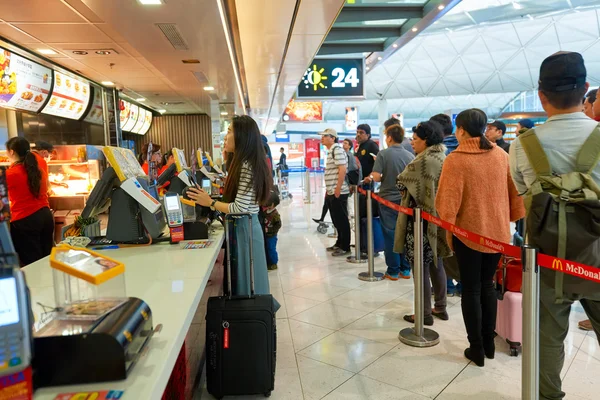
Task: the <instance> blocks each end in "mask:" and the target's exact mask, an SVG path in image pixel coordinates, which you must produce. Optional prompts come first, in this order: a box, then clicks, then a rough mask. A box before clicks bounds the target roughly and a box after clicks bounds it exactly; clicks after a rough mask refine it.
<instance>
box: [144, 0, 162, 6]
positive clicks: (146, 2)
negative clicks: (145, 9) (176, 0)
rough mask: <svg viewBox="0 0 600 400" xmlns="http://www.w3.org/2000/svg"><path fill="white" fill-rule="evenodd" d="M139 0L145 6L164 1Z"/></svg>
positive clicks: (157, 4)
mask: <svg viewBox="0 0 600 400" xmlns="http://www.w3.org/2000/svg"><path fill="white" fill-rule="evenodd" d="M138 1H139V2H140V4H142V5H144V6H159V5H161V4H162V3H163V2H162V0H138Z"/></svg>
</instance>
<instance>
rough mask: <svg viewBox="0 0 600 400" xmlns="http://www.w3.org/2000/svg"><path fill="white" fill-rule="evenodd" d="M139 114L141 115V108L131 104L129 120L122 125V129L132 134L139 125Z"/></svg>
mask: <svg viewBox="0 0 600 400" xmlns="http://www.w3.org/2000/svg"><path fill="white" fill-rule="evenodd" d="M139 113H140V108H139V107H138V106H136V105H135V104H130V105H129V118H128V119H127V121H126V122H125V123H124V124H123V125H121V129H122V130H124V131H126V132H131V130H132V129H133V127H134V126H135V124H136V123H137V120H138V115H139Z"/></svg>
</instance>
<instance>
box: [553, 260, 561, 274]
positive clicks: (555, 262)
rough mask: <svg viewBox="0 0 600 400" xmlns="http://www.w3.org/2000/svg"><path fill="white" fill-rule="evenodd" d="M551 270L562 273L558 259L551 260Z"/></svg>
mask: <svg viewBox="0 0 600 400" xmlns="http://www.w3.org/2000/svg"><path fill="white" fill-rule="evenodd" d="M552 269H555V270H560V271H562V270H563V263H562V261H560V260H559V259H558V258H555V259H554V260H552Z"/></svg>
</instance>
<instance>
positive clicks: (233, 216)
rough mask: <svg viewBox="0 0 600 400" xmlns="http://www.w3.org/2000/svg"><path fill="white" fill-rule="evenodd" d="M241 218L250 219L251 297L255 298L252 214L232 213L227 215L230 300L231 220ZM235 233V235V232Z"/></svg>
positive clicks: (230, 289) (230, 294) (226, 232)
mask: <svg viewBox="0 0 600 400" xmlns="http://www.w3.org/2000/svg"><path fill="white" fill-rule="evenodd" d="M241 217H248V231H249V234H250V245H249V246H248V250H249V253H250V296H254V253H253V247H254V246H253V245H254V238H253V236H252V214H250V213H231V214H226V215H225V240H226V242H227V289H228V290H229V298H231V296H232V295H233V290H232V287H231V246H230V240H229V219H231V221H232V222H233V220H235V219H240V218H241ZM233 233H234V234H235V231H234V232H233Z"/></svg>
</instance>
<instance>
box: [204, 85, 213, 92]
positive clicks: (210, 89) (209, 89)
mask: <svg viewBox="0 0 600 400" xmlns="http://www.w3.org/2000/svg"><path fill="white" fill-rule="evenodd" d="M204 90H206V91H207V92H210V91H212V90H215V88H214V87H212V86H204Z"/></svg>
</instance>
